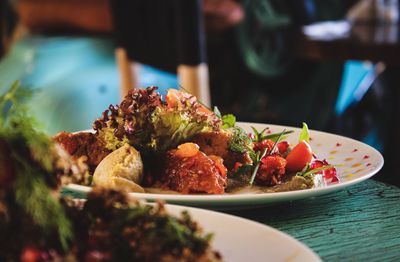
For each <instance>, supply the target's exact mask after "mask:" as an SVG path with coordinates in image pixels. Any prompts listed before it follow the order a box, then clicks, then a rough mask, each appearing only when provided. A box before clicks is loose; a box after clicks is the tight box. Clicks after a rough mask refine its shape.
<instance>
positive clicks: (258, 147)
mask: <svg viewBox="0 0 400 262" xmlns="http://www.w3.org/2000/svg"><path fill="white" fill-rule="evenodd" d="M274 144H275V142H274V141H272V140H270V139H264V140H262V141H261V142H255V143H254V147H253V148H254V151H263V150H264V149H265V148H267V149H268V152H269V151H270V150H271V149H272V147H273V146H274Z"/></svg>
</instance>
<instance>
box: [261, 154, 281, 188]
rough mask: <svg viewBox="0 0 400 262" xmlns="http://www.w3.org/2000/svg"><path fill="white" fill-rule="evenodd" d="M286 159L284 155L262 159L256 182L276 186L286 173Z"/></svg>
mask: <svg viewBox="0 0 400 262" xmlns="http://www.w3.org/2000/svg"><path fill="white" fill-rule="evenodd" d="M285 166H286V160H285V159H284V158H283V157H280V156H277V155H272V156H267V157H264V158H263V159H262V160H261V165H260V168H259V170H258V172H257V175H256V182H257V184H260V185H268V186H275V185H277V184H278V183H279V182H280V181H281V178H282V176H283V175H284V174H285Z"/></svg>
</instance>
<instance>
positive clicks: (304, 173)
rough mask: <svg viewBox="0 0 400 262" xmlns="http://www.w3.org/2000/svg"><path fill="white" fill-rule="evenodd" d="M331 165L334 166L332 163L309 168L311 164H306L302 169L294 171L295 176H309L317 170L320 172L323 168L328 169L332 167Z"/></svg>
mask: <svg viewBox="0 0 400 262" xmlns="http://www.w3.org/2000/svg"><path fill="white" fill-rule="evenodd" d="M333 167H334V166H333V165H326V166H322V167H318V168H314V169H311V166H310V165H309V164H307V165H306V166H305V167H304V168H303V170H301V171H300V172H297V173H296V176H302V177H304V178H310V177H311V175H313V174H316V173H318V172H321V171H323V170H326V169H330V168H333Z"/></svg>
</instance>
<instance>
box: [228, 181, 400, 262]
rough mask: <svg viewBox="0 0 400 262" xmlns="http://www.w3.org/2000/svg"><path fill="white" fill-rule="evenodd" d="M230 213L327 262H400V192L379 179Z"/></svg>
mask: <svg viewBox="0 0 400 262" xmlns="http://www.w3.org/2000/svg"><path fill="white" fill-rule="evenodd" d="M229 213H231V214H234V215H238V216H242V217H245V218H249V219H252V220H255V221H258V222H261V223H265V224H268V225H270V226H273V227H275V228H277V229H280V230H282V231H284V232H286V233H288V234H290V235H292V236H294V237H295V238H297V239H299V240H300V241H302V242H304V243H305V244H307V245H308V246H309V247H311V248H312V249H313V250H314V251H316V252H317V253H318V254H319V255H320V256H321V258H322V259H323V260H324V261H362V260H364V261H400V189H399V188H398V187H395V186H389V185H386V184H384V183H380V182H376V181H374V180H368V181H365V182H363V183H360V184H358V185H355V186H352V187H350V188H348V189H345V190H342V191H339V192H335V193H332V194H328V195H324V196H320V197H315V198H312V199H304V200H300V201H294V202H291V203H284V204H279V205H275V206H269V207H264V208H258V209H252V210H242V211H232V212H229Z"/></svg>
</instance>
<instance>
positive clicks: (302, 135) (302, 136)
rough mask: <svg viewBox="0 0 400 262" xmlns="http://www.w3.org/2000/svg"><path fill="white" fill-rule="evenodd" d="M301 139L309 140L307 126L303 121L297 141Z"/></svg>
mask: <svg viewBox="0 0 400 262" xmlns="http://www.w3.org/2000/svg"><path fill="white" fill-rule="evenodd" d="M301 141H306V142H307V143H309V142H310V134H309V131H308V126H307V124H306V123H304V122H303V128H302V129H301V133H300V137H299V143H300V142H301Z"/></svg>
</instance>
